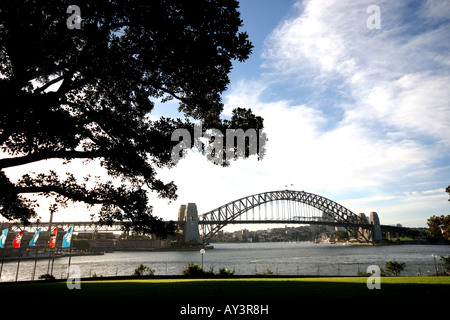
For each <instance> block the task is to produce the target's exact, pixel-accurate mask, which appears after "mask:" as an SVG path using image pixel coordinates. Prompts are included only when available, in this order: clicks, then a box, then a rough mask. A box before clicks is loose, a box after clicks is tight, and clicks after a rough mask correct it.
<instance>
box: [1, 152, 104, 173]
mask: <svg viewBox="0 0 450 320" xmlns="http://www.w3.org/2000/svg"><path fill="white" fill-rule="evenodd" d="M105 155H106V152H105V151H75V150H60V151H39V152H36V153H30V154H28V155H26V156H21V157H14V158H3V159H0V169H3V168H10V167H16V166H21V165H24V164H28V163H32V162H36V161H41V160H47V159H55V158H65V159H80V158H81V159H82V158H99V157H104V156H105Z"/></svg>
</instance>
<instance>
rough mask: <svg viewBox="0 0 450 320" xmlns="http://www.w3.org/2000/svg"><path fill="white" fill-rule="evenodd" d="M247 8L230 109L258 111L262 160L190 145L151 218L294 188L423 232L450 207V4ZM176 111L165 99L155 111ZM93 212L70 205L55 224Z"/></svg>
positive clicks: (251, 0) (256, 3)
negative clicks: (220, 160) (171, 194)
mask: <svg viewBox="0 0 450 320" xmlns="http://www.w3.org/2000/svg"><path fill="white" fill-rule="evenodd" d="M373 5H375V6H377V8H379V15H378V16H377V15H376V11H372V10H369V11H368V7H369V6H373ZM239 11H240V12H241V18H242V19H243V23H244V25H243V27H242V28H241V29H242V31H247V32H248V33H249V37H250V40H251V41H252V43H253V45H254V49H253V54H252V55H251V56H250V58H249V59H248V60H247V61H246V62H244V63H239V62H236V63H234V68H233V70H232V72H231V73H230V80H231V81H230V85H229V87H228V89H227V91H226V92H224V94H223V102H224V104H225V108H224V112H223V115H224V116H225V117H226V116H230V115H231V111H232V110H233V109H234V108H237V107H246V108H251V109H252V110H253V112H254V113H255V114H257V115H260V116H262V117H263V118H264V132H265V133H266V134H267V137H268V139H269V141H268V143H267V146H266V148H267V152H266V155H265V157H264V158H263V159H262V160H258V159H256V157H251V158H249V159H246V160H237V161H233V162H232V164H231V166H229V167H226V168H222V167H220V166H216V165H214V164H212V163H211V162H209V161H207V159H206V157H204V156H202V155H200V154H198V153H196V152H189V153H188V155H187V156H186V158H184V159H182V160H181V161H180V162H179V163H178V165H177V166H176V167H175V168H172V169H161V170H159V174H158V177H159V178H161V179H162V180H163V181H165V182H169V181H172V180H173V181H174V182H175V184H176V185H177V186H178V199H177V200H176V201H172V202H171V203H168V201H167V200H161V199H157V198H156V197H155V196H153V195H150V196H151V198H152V204H153V205H154V213H155V215H158V216H160V217H163V218H164V219H167V220H169V219H172V220H176V219H177V214H178V208H179V206H180V205H181V204H186V203H188V202H189V203H196V205H197V208H198V211H199V214H201V213H204V212H207V211H210V210H213V209H215V208H217V207H219V206H221V205H223V204H225V203H228V202H230V201H233V200H236V199H238V198H242V197H245V196H248V195H252V194H256V193H260V192H266V191H275V190H282V189H285V186H286V185H288V186H289V188H290V189H294V190H299V191H301V190H304V191H307V192H311V193H315V194H319V195H321V196H324V197H326V198H329V199H331V200H333V201H335V202H338V203H339V204H341V205H343V206H345V207H346V208H348V209H349V210H351V211H353V212H355V213H359V212H364V213H365V214H366V215H368V214H369V213H370V212H372V211H375V212H377V213H378V215H379V218H380V222H381V224H397V223H400V224H402V225H403V226H407V227H426V225H427V224H426V220H427V219H428V218H429V217H430V216H432V215H441V214H450V202H449V201H448V199H449V198H450V196H449V195H448V194H447V193H445V188H446V187H447V186H448V185H450V161H449V159H450V137H449V135H448V126H449V124H450V103H449V101H450V89H449V87H450V86H449V85H450V41H449V40H450V36H449V35H450V2H446V1H439V0H436V1H375V0H370V1H346V0H336V1H333V0H326V1H292V0H282V1H275V0H242V1H241V2H240V9H239ZM378 17H379V18H380V19H379V20H377V18H378ZM374 19H375V20H374ZM368 20H369V21H368ZM379 21H380V24H379V28H374V26H376V24H375V22H379ZM369 22H370V23H369ZM176 109H177V105H176V103H175V102H167V103H164V104H157V106H156V108H155V110H154V111H153V112H152V114H151V117H153V118H155V119H156V118H158V117H159V116H180V115H179V114H178V113H177V111H176ZM72 165H76V162H75V164H72ZM45 166H48V167H52V166H54V163H52V162H50V161H48V162H47V163H46V164H42V167H45ZM79 170H86V172H88V171H89V168H80V169H79ZM45 201H50V200H49V199H45V200H43V203H42V206H41V207H42V209H43V211H42V212H40V215H41V217H42V218H43V220H45V218H46V216H48V214H47V212H46V211H45V210H44V209H45V208H46V206H45ZM90 213H92V212H88V211H86V209H85V208H84V206H81V205H71V206H69V208H67V209H63V210H61V211H60V212H59V213H57V216H55V217H54V221H56V220H58V221H69V220H86V217H87V216H88V214H90Z"/></svg>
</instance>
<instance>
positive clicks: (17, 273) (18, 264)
mask: <svg viewBox="0 0 450 320" xmlns="http://www.w3.org/2000/svg"><path fill="white" fill-rule="evenodd" d="M21 255H22V246H19V259H18V261H17V271H16V282H17V278H18V277H19V267H20V257H21Z"/></svg>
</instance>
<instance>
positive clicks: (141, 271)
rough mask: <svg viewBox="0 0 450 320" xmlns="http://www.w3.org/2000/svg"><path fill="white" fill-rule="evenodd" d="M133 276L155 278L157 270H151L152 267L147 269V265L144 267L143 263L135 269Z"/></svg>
mask: <svg viewBox="0 0 450 320" xmlns="http://www.w3.org/2000/svg"><path fill="white" fill-rule="evenodd" d="M132 275H133V276H154V275H155V269H151V268H150V267H147V266H146V265H143V264H142V263H141V264H140V265H139V266H138V267H137V268H136V269H134V273H133V274H132Z"/></svg>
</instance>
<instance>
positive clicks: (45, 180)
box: [0, 0, 263, 237]
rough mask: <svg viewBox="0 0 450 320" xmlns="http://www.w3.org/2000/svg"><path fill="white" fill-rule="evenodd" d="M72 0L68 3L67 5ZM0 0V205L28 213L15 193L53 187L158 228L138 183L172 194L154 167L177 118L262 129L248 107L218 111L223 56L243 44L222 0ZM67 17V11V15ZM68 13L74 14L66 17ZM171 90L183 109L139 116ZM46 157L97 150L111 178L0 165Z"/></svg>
mask: <svg viewBox="0 0 450 320" xmlns="http://www.w3.org/2000/svg"><path fill="white" fill-rule="evenodd" d="M74 4H75V3H74ZM76 5H77V6H78V7H79V9H80V17H81V23H80V25H79V28H77V27H75V28H73V25H71V24H73V23H76V22H77V20H73V19H72V18H73V16H71V13H72V12H70V11H69V12H70V13H67V12H66V11H67V7H68V2H67V1H62V0H28V1H25V0H23V1H18V0H12V1H11V0H4V1H2V3H1V11H0V97H1V99H2V100H1V107H0V123H1V125H0V141H1V148H2V154H3V158H2V159H0V170H1V171H0V188H1V190H0V214H2V215H3V216H4V217H6V218H7V219H11V220H14V219H20V220H22V221H24V222H26V221H28V220H29V219H30V218H33V217H36V212H35V207H34V205H35V203H34V202H33V201H31V200H29V198H28V197H26V195H27V194H40V195H52V196H56V200H57V201H56V204H57V205H65V204H66V203H67V201H81V202H84V203H87V204H89V205H101V210H100V213H99V215H100V221H101V222H102V223H110V222H112V221H124V222H126V223H127V224H128V225H127V227H129V228H132V229H134V230H136V231H140V232H145V233H154V234H157V235H159V236H162V237H164V236H166V235H167V234H168V233H170V232H173V230H174V225H173V224H166V223H164V222H163V221H162V220H161V219H160V218H158V217H155V216H154V215H153V214H152V207H151V205H150V203H149V201H148V197H147V192H148V190H152V191H154V192H156V193H157V194H158V196H159V197H163V198H168V199H176V186H175V185H174V183H173V182H168V183H165V182H163V181H161V180H159V179H158V178H157V177H156V173H155V168H158V167H170V166H172V165H174V163H173V162H172V159H171V150H172V148H173V146H174V144H175V143H176V142H173V141H171V139H170V137H171V133H172V132H173V131H174V130H175V129H177V128H188V129H192V123H191V122H190V121H189V120H188V119H191V120H192V119H194V120H193V121H194V122H195V121H200V122H201V124H202V126H203V129H204V130H206V129H208V128H213V127H214V128H219V129H221V130H224V129H226V128H236V127H243V129H246V128H250V127H253V128H255V129H261V128H262V125H263V123H262V119H261V118H260V117H257V116H255V115H253V113H252V112H251V110H246V109H240V108H239V109H236V110H235V112H234V116H233V119H232V120H230V121H226V120H223V119H221V117H220V114H221V112H222V110H223V104H222V101H221V93H222V92H223V91H224V90H225V89H226V88H227V85H228V83H229V78H228V73H229V72H230V70H231V68H232V63H233V61H234V60H237V61H240V62H242V61H244V60H246V59H247V58H248V56H249V55H250V53H251V49H252V45H251V43H250V42H249V40H248V35H247V34H246V33H245V32H239V27H240V26H241V25H242V21H241V19H240V15H239V12H238V3H237V1H234V0H211V1H208V0H195V1H193V0H190V1H180V0H160V1H150V0H145V1H144V0H142V1H138V0H123V1H108V0H92V1H81V0H80V1H78V0H77V1H76ZM71 19H72V20H71ZM78 22H79V21H78ZM172 99H176V100H178V101H179V111H181V112H183V113H184V114H185V116H186V119H183V120H181V119H171V118H160V119H159V120H158V121H151V120H149V117H148V114H149V113H150V112H151V111H152V109H153V107H154V101H156V100H160V101H162V102H165V101H168V100H172ZM46 159H61V163H62V166H63V163H67V162H70V161H71V160H73V159H85V160H94V159H95V160H97V161H98V162H99V163H100V164H101V166H103V167H104V168H105V169H106V170H107V172H108V174H109V177H110V178H111V179H110V181H107V182H105V181H104V179H99V178H93V177H89V176H88V177H85V179H83V180H82V181H78V180H77V178H76V177H75V176H74V175H73V173H68V174H66V175H65V176H63V177H62V176H59V173H58V172H57V171H58V170H55V171H50V172H40V173H27V172H24V174H23V176H22V177H21V178H20V179H19V180H18V181H11V179H10V178H9V177H8V176H7V175H6V174H5V170H4V169H7V168H12V167H18V166H21V165H24V164H30V163H38V162H39V161H42V160H46Z"/></svg>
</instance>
